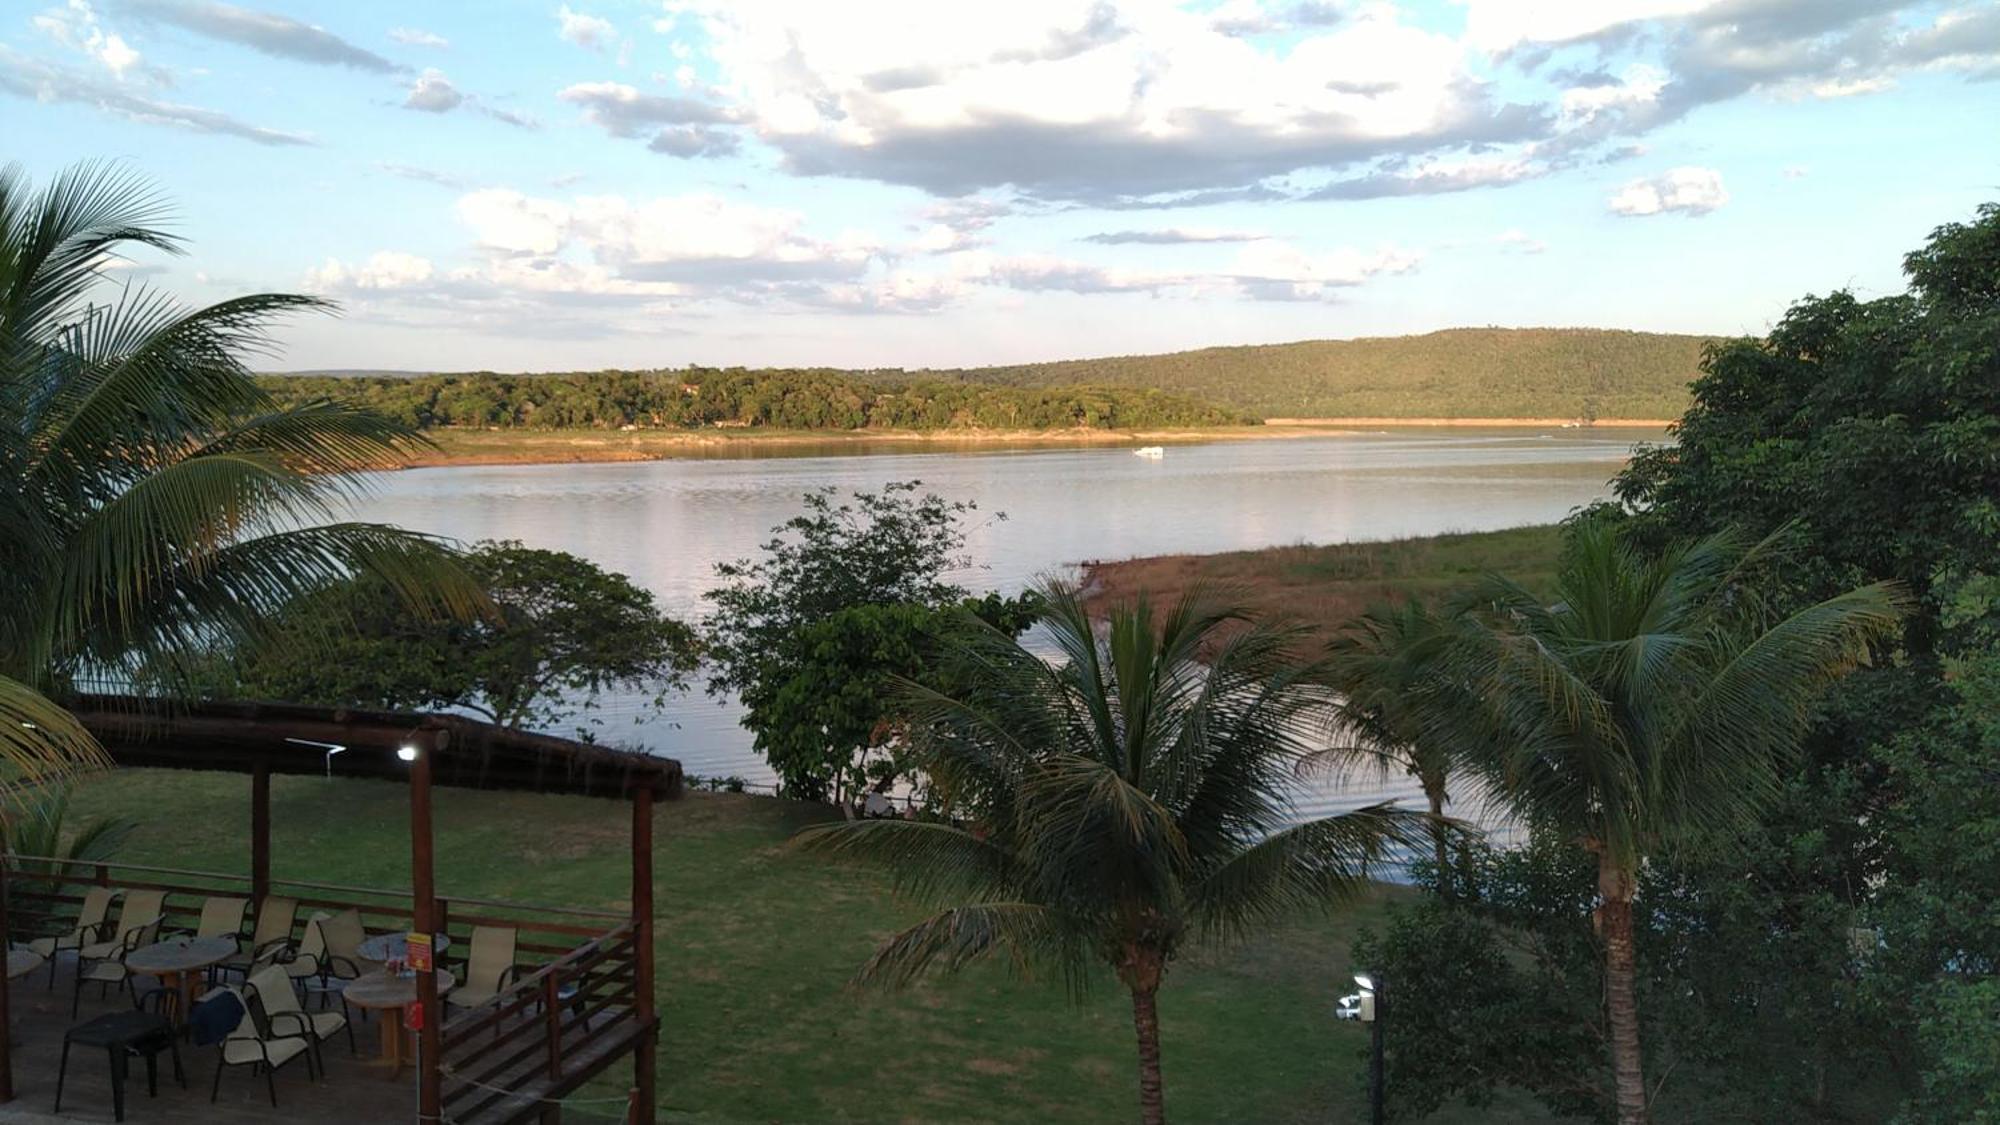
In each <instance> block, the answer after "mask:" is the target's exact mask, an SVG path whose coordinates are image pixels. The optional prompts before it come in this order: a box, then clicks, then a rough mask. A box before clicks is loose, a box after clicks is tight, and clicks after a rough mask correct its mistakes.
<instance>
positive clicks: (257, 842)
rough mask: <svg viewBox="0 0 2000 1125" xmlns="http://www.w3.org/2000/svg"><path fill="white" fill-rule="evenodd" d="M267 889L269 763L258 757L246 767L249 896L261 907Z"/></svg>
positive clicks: (269, 872)
mask: <svg viewBox="0 0 2000 1125" xmlns="http://www.w3.org/2000/svg"><path fill="white" fill-rule="evenodd" d="M270 893H271V767H270V766H268V765H265V764H264V763H263V762H261V761H259V762H258V763H257V764H256V765H255V766H253V767H251V770H250V900H251V902H252V903H254V904H255V905H254V906H252V907H251V909H253V910H262V909H264V896H265V895H268V894H270Z"/></svg>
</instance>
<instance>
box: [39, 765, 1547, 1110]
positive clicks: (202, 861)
mask: <svg viewBox="0 0 2000 1125" xmlns="http://www.w3.org/2000/svg"><path fill="white" fill-rule="evenodd" d="M271 800H272V825H273V831H272V837H273V839H272V852H273V854H272V869H273V874H274V875H277V876H279V877H281V878H283V877H290V878H300V879H315V880H322V881H329V882H342V883H360V884H369V885H379V886H388V887H402V886H408V885H409V828H408V821H407V808H408V805H407V796H406V794H405V791H404V790H403V788H402V787H400V786H397V785H394V784H390V783H385V782H373V781H347V780H341V781H326V780H320V779H316V778H306V777H277V778H273V779H272V798H271ZM104 813H116V814H119V815H122V816H128V817H131V818H133V819H135V820H137V821H139V823H140V825H141V827H140V829H139V831H138V832H136V833H135V834H134V835H133V837H132V838H131V840H130V842H129V843H128V844H127V846H126V849H125V852H124V853H123V856H122V858H125V859H128V860H131V861H133V862H157V863H162V864H166V865H171V866H184V867H197V868H205V869H213V870H222V871H232V872H243V871H247V869H248V866H249V858H248V854H247V843H246V841H247V840H248V839H249V780H248V778H246V777H243V776H240V775H234V774H216V773H194V772H181V771H167V770H119V771H114V772H111V773H107V774H103V775H100V776H98V777H96V778H93V779H91V780H89V781H87V782H86V783H84V785H83V786H81V787H80V789H79V791H78V794H77V799H76V803H75V807H74V808H73V810H72V812H71V815H72V816H73V817H77V818H79V820H78V821H76V822H77V823H80V822H81V818H86V817H89V816H93V815H98V814H104ZM820 815H823V814H822V813H821V812H819V811H818V810H816V809H814V808H812V807H810V806H805V805H799V804H794V803H789V802H782V801H777V800H773V799H771V798H766V797H749V796H739V795H730V794H692V795H690V796H688V797H687V798H686V799H685V800H682V801H677V802H671V803H665V804H663V805H661V806H660V809H659V819H658V823H657V827H656V837H657V846H658V862H657V868H658V881H657V895H658V903H659V919H660V927H659V935H660V937H659V950H658V966H659V987H660V1011H661V1014H662V1017H663V1020H664V1029H663V1033H662V1040H661V1047H660V1091H661V1093H660V1099H661V1106H662V1110H663V1116H664V1117H665V1118H666V1119H667V1120H671V1121H685V1122H753V1121H755V1122H771V1121H783V1122H792V1121H814V1122H824V1121H898V1120H901V1121H939V1120H955V1121H959V1120H976V1121H1023V1122H1027V1121H1122V1120H1129V1119H1131V1118H1132V1117H1133V1116H1134V1115H1135V1113H1136V1090H1137V1081H1136V1078H1135V1077H1134V1070H1135V1063H1134V1058H1133V1056H1134V1048H1133V1046H1132V1034H1131V1022H1130V1014H1129V1008H1128V1007H1127V1002H1126V1000H1125V998H1124V997H1123V996H1122V995H1121V994H1119V993H1118V992H1116V990H1115V987H1114V986H1113V982H1111V981H1109V980H1108V979H1107V980H1105V981H1104V982H1101V983H1103V984H1104V985H1105V987H1100V988H1098V989H1097V990H1096V991H1094V992H1093V993H1092V994H1091V995H1090V996H1089V997H1088V998H1087V999H1086V1001H1085V1002H1084V1003H1082V1004H1081V1005H1073V1004H1071V1003H1070V1002H1069V1000H1068V999H1067V998H1066V996H1065V994H1064V992H1063V989H1062V985H1061V982H1060V981H1059V980H1054V979H1041V978H1036V979H1024V978H1019V977H1016V976H1014V975H1013V974H1011V973H1010V972H1009V971H1007V970H1006V969H1005V968H1003V967H999V966H995V967H991V968H984V969H980V970H978V971H974V972H971V973H967V974H964V975H962V976H959V977H957V978H943V979H938V980H934V981H932V982H930V983H927V984H925V985H923V986H921V987H917V988H914V989H911V990H909V991H906V992H902V993H885V992H879V991H860V990H856V989H854V988H852V987H850V986H849V985H848V983H847V982H848V979H849V977H850V975H851V974H852V973H853V971H854V969H855V968H856V966H858V965H859V964H860V963H861V962H862V961H863V959H865V958H866V957H867V955H868V954H869V952H870V951H871V950H872V949H873V947H874V945H875V943H876V942H877V941H878V940H880V939H881V938H883V937H884V936H886V935H887V934H889V933H890V932H892V931H893V930H894V929H896V928H897V927H898V926H900V925H903V924H905V923H907V922H909V921H911V920H913V919H914V918H915V917H916V916H917V915H916V913H915V911H914V910H913V909H912V908H911V907H909V906H908V905H907V904H901V903H898V902H897V901H896V900H894V899H893V898H892V897H891V896H890V894H889V892H888V888H887V885H886V883H885V882H884V880H883V879H882V878H881V877H880V876H879V875H878V874H877V873H875V872H873V871H870V870H865V869H855V868H850V867H842V866H835V865H830V864H828V863H826V862H824V861H821V860H817V859H811V858H806V857H801V856H796V855H793V854H790V853H789V852H787V851H785V850H784V848H783V844H784V841H785V839H786V838H787V836H789V835H790V834H791V832H792V831H794V830H795V829H796V828H798V827H799V826H801V825H803V824H806V823H809V822H811V821H812V820H813V819H815V818H816V817H818V816H820ZM626 832H627V820H626V813H625V810H624V808H623V807H622V806H616V805H612V804H609V803H606V802H602V801H591V800H587V799H583V798H570V797H545V796H539V795H529V794H512V793H479V792H470V791H461V790H441V791H440V792H439V797H438V801H437V841H438V855H437V865H438V884H439V888H440V890H441V891H442V892H443V893H444V894H445V895H447V896H450V895H452V894H460V895H472V896H491V897H503V898H514V899H518V900H522V901H527V902H547V903H552V904H553V903H564V904H570V905H576V906H605V907H622V906H624V905H626V893H627V881H626V880H627V862H628V858H627V851H626V845H625V841H626V839H627V835H626ZM1403 893H1404V892H1400V891H1395V890H1384V891H1382V892H1380V894H1379V895H1378V896H1377V897H1376V898H1375V899H1374V900H1372V901H1369V902H1366V903H1363V904H1360V905H1357V906H1355V907H1352V908H1350V909H1347V910H1345V911H1343V912H1341V913H1339V914H1337V915H1335V916H1332V917H1327V918H1310V919H1300V920H1298V921H1297V922H1296V923H1294V924H1291V925H1288V926H1285V927H1283V928H1281V929H1278V930H1276V931H1273V932H1271V933H1269V934H1267V935H1266V936H1263V937H1261V938H1259V939H1258V940H1256V941H1253V942H1251V943H1249V944H1247V945H1244V946H1239V947H1236V948H1234V949H1232V950H1230V951H1228V952H1225V953H1220V954H1216V953H1206V952H1205V953H1201V954H1198V955H1196V956H1193V957H1190V958H1188V959H1186V960H1184V961H1183V962H1181V963H1179V964H1177V965H1176V966H1175V967H1174V969H1173V972H1172V974H1171V975H1170V977H1169V982H1168V985H1167V988H1166V991H1165V992H1164V993H1163V994H1162V998H1161V1005H1160V1006H1161V1019H1162V1023H1163V1025H1164V1036H1165V1044H1164V1054H1165V1066H1166V1074H1167V1104H1168V1108H1169V1112H1170V1113H1171V1114H1172V1115H1173V1116H1174V1117H1176V1118H1177V1119H1179V1120H1183V1121H1194V1122H1293V1121H1297V1122H1304V1121H1325V1120H1349V1119H1355V1118H1356V1117H1357V1116H1358V1115H1360V1114H1361V1113H1363V1112H1364V1098H1363V1086H1362V1082H1361V1073H1362V1068H1363V1065H1364V1064H1363V1047H1364V1043H1365V1036H1364V1033H1363V1031H1362V1029H1361V1027H1360V1026H1359V1025H1356V1024H1343V1023H1340V1022H1338V1021H1336V1020H1334V1019H1333V1017H1332V1015H1331V1008H1332V1005H1333V1001H1334V998H1335V997H1337V996H1338V995H1340V994H1341V993H1343V992H1346V991H1350V990H1351V986H1349V985H1348V983H1347V982H1348V980H1349V967H1348V964H1347V946H1348V941H1349V939H1350V938H1351V936H1352V934H1353V932H1354V930H1355V929H1356V928H1357V927H1358V926H1361V925H1365V924H1367V923H1369V922H1370V921H1371V920H1376V919H1379V918H1380V917H1381V916H1382V913H1383V911H1384V910H1386V909H1388V908H1389V907H1390V905H1391V904H1392V903H1393V900H1394V899H1395V898H1397V897H1398V896H1399V895H1401V894H1403ZM614 1073H616V1072H614ZM1438 1120H1440V1121H1450V1122H1457V1121H1467V1122H1469V1121H1474V1120H1480V1121H1495V1120H1499V1121H1507V1120H1539V1118H1535V1117H1531V1116H1514V1115H1511V1114H1509V1113H1506V1112H1502V1113H1499V1114H1496V1113H1495V1112H1494V1111H1493V1110H1486V1111H1482V1112H1481V1113H1479V1114H1477V1115H1474V1114H1472V1113H1469V1112H1467V1113H1463V1114H1447V1115H1444V1116H1442V1117H1440V1118H1438Z"/></svg>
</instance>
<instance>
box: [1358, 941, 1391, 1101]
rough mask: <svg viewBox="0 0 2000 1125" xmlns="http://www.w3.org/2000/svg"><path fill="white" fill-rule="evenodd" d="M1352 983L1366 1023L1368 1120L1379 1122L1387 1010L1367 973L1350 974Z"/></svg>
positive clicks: (1378, 990)
mask: <svg viewBox="0 0 2000 1125" xmlns="http://www.w3.org/2000/svg"><path fill="white" fill-rule="evenodd" d="M1354 983H1355V984H1357V985H1359V986H1360V987H1361V1019H1362V1022H1364V1023H1366V1024H1367V1025H1368V1034H1369V1039H1370V1040H1371V1042H1370V1044H1369V1048H1370V1049H1369V1054H1368V1111H1369V1120H1371V1121H1373V1122H1374V1123H1375V1125H1382V1122H1383V1120H1384V1117H1383V1113H1384V1106H1383V1102H1384V1101H1385V1100H1386V1099H1385V1098H1384V1097H1383V1084H1382V1017H1383V1016H1384V1015H1386V1014H1387V1012H1388V1007H1389V1006H1388V1004H1387V1003H1386V1001H1385V999H1384V997H1383V995H1382V989H1381V987H1380V986H1378V985H1377V984H1376V983H1375V977H1374V975H1373V974H1371V973H1356V974H1354Z"/></svg>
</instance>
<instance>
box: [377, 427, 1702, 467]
mask: <svg viewBox="0 0 2000 1125" xmlns="http://www.w3.org/2000/svg"><path fill="white" fill-rule="evenodd" d="M1565 421H1566V420H1564V419H1535V418H1484V419H1475V418H1457V419H1430V418H1273V419H1270V420H1268V421H1267V422H1266V423H1265V424H1264V425H1261V426H1211V427H1204V428H1200V429H1184V430H938V431H915V430H836V431H824V430H780V431H768V430H767V431H755V430H747V429H728V430H639V431H632V432H612V431H608V430H432V431H430V432H429V433H428V434H427V435H426V436H427V437H429V438H430V439H431V440H432V441H434V442H436V443H437V448H436V449H433V450H424V451H421V452H419V453H417V454H415V455H413V456H412V457H411V458H410V459H409V460H408V461H407V462H405V463H404V464H403V465H402V466H400V467H402V468H409V469H426V468H441V467H448V466H453V465H566V464H589V463H607V462H632V461H665V460H671V459H674V458H678V457H701V458H709V457H718V456H725V457H726V456H742V457H755V456H758V455H759V454H760V453H764V452H784V451H796V450H803V449H811V448H820V449H825V450H828V451H836V450H840V449H842V448H848V449H856V450H864V449H866V448H867V447H870V446H882V447H888V448H895V449H896V450H898V451H902V450H905V449H940V450H950V449H996V448H1007V447H1009V446H1012V447H1015V448H1023V449H1029V448H1037V447H1043V446H1057V447H1060V446H1072V447H1078V446H1116V445H1127V446H1141V445H1186V444H1190V443H1194V442H1208V441H1273V440H1277V441H1282V440H1287V439H1294V438H1304V437H1337V436H1343V435H1352V434H1356V433H1358V432H1360V429H1361V428H1363V427H1381V426H1487V427H1494V428H1502V427H1532V428H1542V429H1549V428H1556V427H1560V426H1562V425H1564V423H1565ZM1666 425H1667V423H1666V422H1664V421H1655V420H1650V419H1637V420H1635V419H1623V418H1621V419H1607V420H1601V421H1599V422H1598V423H1597V426H1599V427H1612V426H1651V427H1664V426H1666Z"/></svg>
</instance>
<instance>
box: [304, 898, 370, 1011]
mask: <svg viewBox="0 0 2000 1125" xmlns="http://www.w3.org/2000/svg"><path fill="white" fill-rule="evenodd" d="M306 927H307V928H308V929H317V930H318V931H319V941H318V945H319V949H320V952H319V955H318V956H319V961H320V971H319V993H320V1007H322V1008H324V1007H326V1002H327V997H328V996H330V995H337V994H339V993H340V992H341V989H342V988H344V987H346V984H347V982H348V981H351V980H359V979H361V978H362V977H363V976H365V975H367V974H368V973H369V972H370V971H372V970H374V969H377V968H380V967H381V966H380V965H379V964H378V963H377V962H374V961H366V960H363V959H362V956H361V943H362V942H364V941H367V940H368V931H367V929H366V928H364V927H363V926H362V924H361V911H359V910H356V909H354V908H353V907H349V908H347V909H346V910H343V911H341V912H340V913H338V914H315V915H313V916H312V918H311V919H310V920H308V921H307V922H306ZM340 1006H341V1011H343V1012H345V1011H346V1010H347V999H346V997H345V996H342V997H341V1002H340Z"/></svg>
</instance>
